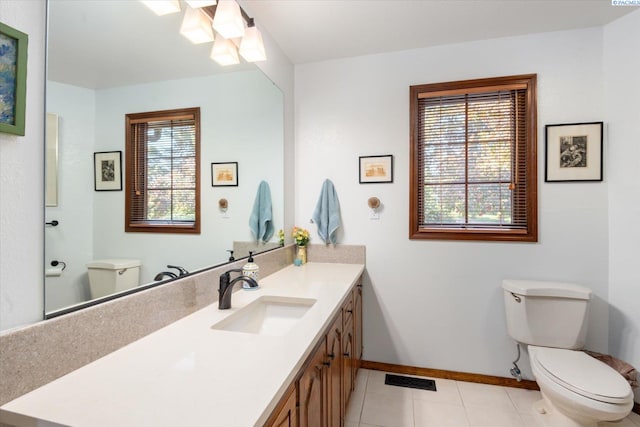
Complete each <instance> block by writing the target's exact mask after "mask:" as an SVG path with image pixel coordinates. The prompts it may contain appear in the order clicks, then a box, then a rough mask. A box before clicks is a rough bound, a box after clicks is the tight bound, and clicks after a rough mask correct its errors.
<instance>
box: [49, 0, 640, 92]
mask: <svg viewBox="0 0 640 427" xmlns="http://www.w3.org/2000/svg"><path fill="white" fill-rule="evenodd" d="M239 2H240V4H241V5H242V6H243V7H244V8H245V9H246V10H247V12H249V14H250V15H252V16H253V17H254V18H255V21H256V23H257V25H258V27H259V28H262V29H264V30H266V31H267V32H268V33H269V34H270V35H271V37H272V38H273V39H274V40H275V42H276V43H277V44H278V45H279V46H280V47H281V48H282V50H283V51H284V53H285V55H287V56H288V57H289V59H290V60H291V62H292V63H294V64H302V63H308V62H316V61H323V60H328V59H334V58H344V57H352V56H360V55H368V54H376V53H382V52H389V51H397V50H405V49H413V48H420V47H427V46H434V45H443V44H449V43H459V42H465V41H469V40H481V39H489V38H495V37H504V36H513V35H520V34H528V33H538V32H546V31H557V30H568V29H575V28H586V27H593V26H602V25H604V24H607V23H609V22H611V21H613V20H615V19H617V18H619V17H621V16H622V15H624V14H626V13H630V12H632V11H635V10H637V8H635V7H615V6H611V1H610V0H239ZM181 21H182V14H172V15H166V16H160V17H159V16H156V15H155V14H153V13H152V12H151V11H150V10H149V9H148V8H146V7H145V6H144V5H143V4H142V3H140V2H139V1H134V0H126V1H125V0H82V1H78V0H49V28H48V37H49V38H48V49H49V50H48V57H47V61H48V78H49V79H50V80H54V81H58V82H63V83H69V84H73V85H76V86H82V87H87V88H94V89H95V88H106V87H114V86H122V85H129V84H140V83H145V82H152V81H163V80H171V79H179V78H187V77H196V76H204V75H210V74H214V73H221V72H233V71H237V70H246V69H255V66H254V65H253V64H247V63H246V62H244V61H243V60H241V62H240V64H239V65H233V66H229V67H222V66H219V65H218V64H216V63H215V62H214V61H212V60H211V59H210V58H209V53H210V51H211V43H207V44H204V45H193V44H191V43H190V42H189V41H188V40H187V39H185V38H184V37H182V36H181V35H179V33H178V30H179V28H180V23H181ZM268 55H269V52H267V56H268Z"/></svg>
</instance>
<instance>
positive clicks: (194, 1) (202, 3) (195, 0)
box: [186, 0, 216, 9]
mask: <svg viewBox="0 0 640 427" xmlns="http://www.w3.org/2000/svg"><path fill="white" fill-rule="evenodd" d="M186 3H187V4H188V5H189V6H191V7H192V8H194V9H198V8H201V7H207V6H215V4H216V0H186Z"/></svg>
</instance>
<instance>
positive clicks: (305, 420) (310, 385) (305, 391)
mask: <svg viewBox="0 0 640 427" xmlns="http://www.w3.org/2000/svg"><path fill="white" fill-rule="evenodd" d="M326 359H327V353H326V338H325V339H323V340H322V341H321V342H320V345H318V347H317V348H316V350H315V352H313V353H312V355H311V359H310V360H309V362H308V364H307V366H306V368H305V369H304V371H303V372H302V375H301V376H300V379H298V385H297V388H298V422H299V426H300V427H326V426H328V424H327V412H328V411H327V397H328V396H327V395H328V387H327V369H326V368H327V361H326Z"/></svg>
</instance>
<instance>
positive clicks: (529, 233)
mask: <svg viewBox="0 0 640 427" xmlns="http://www.w3.org/2000/svg"><path fill="white" fill-rule="evenodd" d="M523 85H524V87H526V96H525V97H526V98H525V99H526V101H525V103H526V115H527V123H526V138H525V147H524V149H525V150H526V155H525V157H526V172H525V176H526V196H525V198H526V215H527V219H526V224H527V225H526V229H505V228H504V227H495V228H487V227H483V228H474V227H473V226H472V225H471V226H469V225H467V226H461V227H459V228H458V227H452V228H443V227H429V226H426V225H424V224H420V220H419V218H420V211H419V209H421V207H420V206H419V202H418V201H419V199H420V194H421V193H420V191H422V190H421V187H423V185H422V186H421V184H420V183H419V182H418V180H419V176H420V173H419V165H420V159H419V155H420V149H419V144H420V141H419V136H418V111H419V106H418V104H419V103H418V100H419V98H421V97H425V96H438V95H439V94H444V93H446V94H455V93H459V94H464V93H479V92H491V91H496V90H502V89H510V88H514V87H522V86H523ZM410 127H411V129H410V134H411V136H410V142H411V149H410V158H411V160H410V199H409V239H412V240H420V239H427V240H479V241H511V242H537V241H538V207H537V201H538V192H537V183H538V172H537V169H538V160H537V145H538V142H537V100H536V74H526V75H517V76H507V77H496V78H486V79H474V80H463V81H456V82H445V83H434V84H425V85H416V86H411V87H410Z"/></svg>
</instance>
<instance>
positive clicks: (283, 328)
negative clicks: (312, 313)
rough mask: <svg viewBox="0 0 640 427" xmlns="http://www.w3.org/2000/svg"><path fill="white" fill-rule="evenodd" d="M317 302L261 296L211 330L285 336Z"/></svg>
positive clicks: (307, 299)
mask: <svg viewBox="0 0 640 427" xmlns="http://www.w3.org/2000/svg"><path fill="white" fill-rule="evenodd" d="M315 302H316V300H315V299H311V298H292V297H277V296H262V297H260V298H258V299H257V300H255V301H253V302H252V303H250V304H249V305H247V306H246V307H243V308H241V309H240V310H238V311H237V312H235V313H233V314H232V315H230V316H229V317H227V318H225V319H223V320H221V321H220V322H218V323H216V324H215V325H213V326H212V327H211V328H212V329H219V330H223V331H235V332H244V333H248V334H259V335H276V336H277V335H284V334H286V333H287V332H288V331H289V330H291V328H293V326H294V325H295V324H296V323H297V322H298V320H300V319H301V318H302V316H304V315H305V313H306V312H307V311H309V309H310V308H311V306H313V304H314V303H315Z"/></svg>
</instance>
